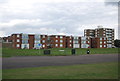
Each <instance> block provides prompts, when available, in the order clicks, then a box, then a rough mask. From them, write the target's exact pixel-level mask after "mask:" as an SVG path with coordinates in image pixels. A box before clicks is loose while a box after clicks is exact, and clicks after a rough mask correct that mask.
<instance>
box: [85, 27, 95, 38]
mask: <svg viewBox="0 0 120 81" xmlns="http://www.w3.org/2000/svg"><path fill="white" fill-rule="evenodd" d="M84 36H85V37H95V29H85V30H84Z"/></svg>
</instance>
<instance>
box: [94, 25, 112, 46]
mask: <svg viewBox="0 0 120 81" xmlns="http://www.w3.org/2000/svg"><path fill="white" fill-rule="evenodd" d="M95 37H101V38H103V37H106V38H107V47H108V48H112V47H113V46H114V29H111V28H103V27H101V26H98V28H96V29H95Z"/></svg>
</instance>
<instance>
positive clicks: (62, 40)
mask: <svg viewBox="0 0 120 81" xmlns="http://www.w3.org/2000/svg"><path fill="white" fill-rule="evenodd" d="M2 39H3V42H8V43H9V42H10V43H11V44H12V47H13V48H16V49H41V48H42V49H47V48H112V47H114V29H110V28H103V27H101V26H98V28H96V29H85V30H84V36H82V37H80V36H66V35H41V34H23V33H18V34H12V35H11V36H8V37H3V38H2Z"/></svg>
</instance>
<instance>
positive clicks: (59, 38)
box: [50, 35, 66, 48]
mask: <svg viewBox="0 0 120 81" xmlns="http://www.w3.org/2000/svg"><path fill="white" fill-rule="evenodd" d="M50 39H51V43H50V44H51V48H66V36H65V35H51V36H50Z"/></svg>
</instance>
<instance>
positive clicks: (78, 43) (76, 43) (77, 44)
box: [73, 36, 81, 48]
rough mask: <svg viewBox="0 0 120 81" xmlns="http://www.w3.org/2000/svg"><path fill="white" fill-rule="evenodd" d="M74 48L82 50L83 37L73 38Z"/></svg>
mask: <svg viewBox="0 0 120 81" xmlns="http://www.w3.org/2000/svg"><path fill="white" fill-rule="evenodd" d="M73 48H81V37H79V36H73Z"/></svg>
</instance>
